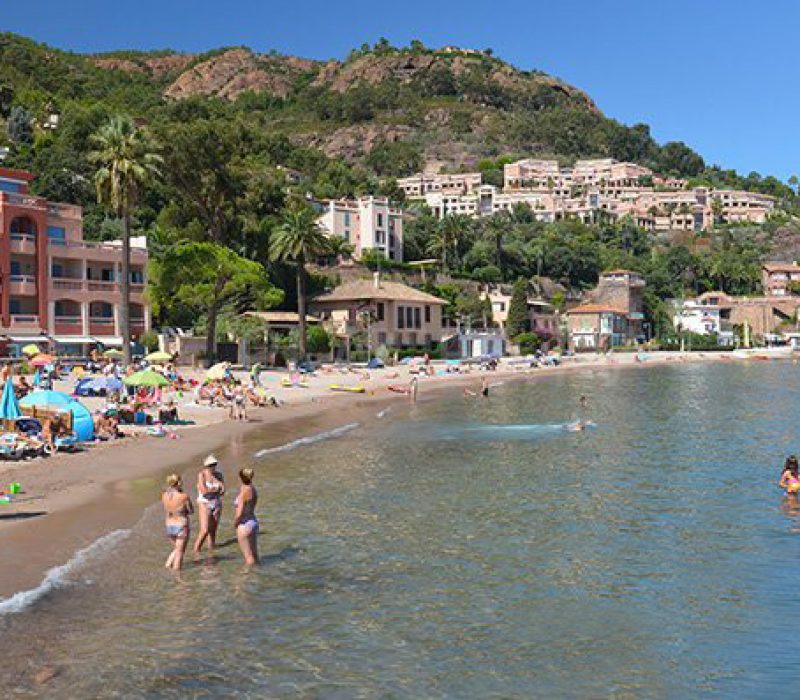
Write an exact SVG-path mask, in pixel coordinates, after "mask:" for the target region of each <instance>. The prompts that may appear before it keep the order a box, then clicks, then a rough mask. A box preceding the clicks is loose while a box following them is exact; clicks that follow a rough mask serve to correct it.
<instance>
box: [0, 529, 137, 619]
mask: <svg viewBox="0 0 800 700" xmlns="http://www.w3.org/2000/svg"><path fill="white" fill-rule="evenodd" d="M130 534H131V531H130V530H114V531H113V532H109V533H108V534H107V535H103V536H102V537H100V538H99V539H96V540H95V541H94V542H92V543H91V544H90V545H89V546H88V547H84V548H83V549H79V550H78V551H77V552H75V554H73V555H72V558H71V559H70V560H69V561H68V562H67V563H66V564H61V565H60V566H54V567H53V568H52V569H50V571H48V572H47V573H46V574H45V577H44V578H43V579H42V582H41V583H40V584H39V585H38V586H36V588H31V589H30V590H27V591H19V592H18V593H15V594H14V595H12V596H11V597H9V598H2V599H0V615H11V614H14V613H19V612H22V611H23V610H25V608H28V607H30V606H31V605H33V604H34V603H36V602H37V601H39V600H41V599H42V598H43V597H44V596H46V595H47V594H48V593H50V592H51V591H54V590H55V589H56V588H59V587H60V586H63V585H64V584H65V583H66V581H67V577H68V576H69V575H70V574H71V573H72V572H73V571H75V569H77V568H78V567H80V566H81V565H82V564H84V563H86V562H87V561H88V560H89V559H90V558H91V557H93V556H95V555H97V554H99V553H100V552H102V551H103V550H104V549H106V548H108V547H111V546H112V545H115V544H116V543H117V542H119V541H120V540H122V539H124V538H125V537H127V536H128V535H130Z"/></svg>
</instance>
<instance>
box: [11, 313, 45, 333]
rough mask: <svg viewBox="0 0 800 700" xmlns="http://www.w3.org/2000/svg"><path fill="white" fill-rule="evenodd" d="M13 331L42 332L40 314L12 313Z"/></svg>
mask: <svg viewBox="0 0 800 700" xmlns="http://www.w3.org/2000/svg"><path fill="white" fill-rule="evenodd" d="M9 330H11V331H36V332H37V333H38V332H41V330H42V328H41V325H40V323H39V316H38V315H36V314H11V328H10V329H9Z"/></svg>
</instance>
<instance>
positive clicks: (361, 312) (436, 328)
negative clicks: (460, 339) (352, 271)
mask: <svg viewBox="0 0 800 700" xmlns="http://www.w3.org/2000/svg"><path fill="white" fill-rule="evenodd" d="M446 304H447V302H446V301H445V300H444V299H440V298H439V297H435V296H433V295H431V294H427V293H425V292H422V291H420V290H418V289H414V288H413V287H409V286H407V285H405V284H400V283H399V282H389V281H386V280H383V279H381V278H380V276H379V275H375V277H374V278H373V279H372V280H357V281H355V282H348V283H345V284H342V285H341V286H339V287H336V288H335V289H333V290H332V291H330V292H326V293H325V294H320V295H319V296H317V297H316V298H315V299H313V301H312V302H311V310H312V313H313V314H315V315H316V316H318V317H319V318H320V319H321V321H322V323H323V324H324V325H325V326H326V327H327V328H329V329H330V330H331V331H333V332H334V333H335V334H336V335H337V336H339V337H342V338H353V337H354V336H358V335H362V334H363V335H366V336H367V338H368V342H369V345H370V347H372V348H373V349H374V348H377V347H379V346H381V345H386V346H388V347H392V348H407V347H432V346H433V345H435V344H438V343H440V342H441V341H442V338H443V337H444V335H446V334H448V335H449V334H450V329H449V328H448V327H445V324H444V322H443V315H442V309H443V308H444V306H445V305H446Z"/></svg>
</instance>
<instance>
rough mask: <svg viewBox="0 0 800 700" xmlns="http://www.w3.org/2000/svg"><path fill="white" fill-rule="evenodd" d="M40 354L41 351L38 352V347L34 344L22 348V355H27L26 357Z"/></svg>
mask: <svg viewBox="0 0 800 700" xmlns="http://www.w3.org/2000/svg"><path fill="white" fill-rule="evenodd" d="M40 352H41V350H39V346H38V345H36V344H34V343H31V344H30V345H26V346H25V347H24V348H22V354H23V355H27V356H28V357H31V356H32V355H38V354H39V353H40Z"/></svg>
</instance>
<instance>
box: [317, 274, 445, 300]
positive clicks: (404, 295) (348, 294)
mask: <svg viewBox="0 0 800 700" xmlns="http://www.w3.org/2000/svg"><path fill="white" fill-rule="evenodd" d="M371 299H378V300H380V299H387V300H390V301H417V302H419V303H421V304H441V305H445V304H446V303H447V302H446V301H445V300H444V299H440V298H439V297H435V296H433V295H432V294H427V293H425V292H421V291H420V290H419V289H414V288H413V287H409V286H408V285H405V284H401V283H399V282H388V281H383V280H381V282H380V284H379V286H377V287H376V286H375V283H374V282H373V281H372V280H356V281H355V282H346V283H345V284H342V285H340V286H338V287H336V288H335V289H333V290H331V291H330V292H326V293H325V294H320V295H319V296H317V297H314V299H313V301H314V302H328V301H361V300H364V301H367V300H371Z"/></svg>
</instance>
